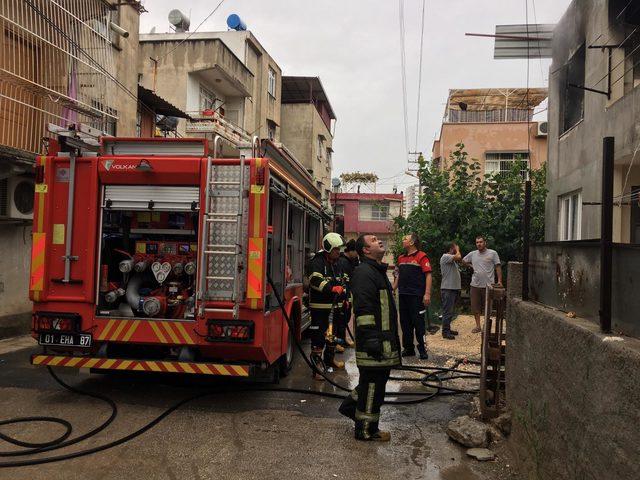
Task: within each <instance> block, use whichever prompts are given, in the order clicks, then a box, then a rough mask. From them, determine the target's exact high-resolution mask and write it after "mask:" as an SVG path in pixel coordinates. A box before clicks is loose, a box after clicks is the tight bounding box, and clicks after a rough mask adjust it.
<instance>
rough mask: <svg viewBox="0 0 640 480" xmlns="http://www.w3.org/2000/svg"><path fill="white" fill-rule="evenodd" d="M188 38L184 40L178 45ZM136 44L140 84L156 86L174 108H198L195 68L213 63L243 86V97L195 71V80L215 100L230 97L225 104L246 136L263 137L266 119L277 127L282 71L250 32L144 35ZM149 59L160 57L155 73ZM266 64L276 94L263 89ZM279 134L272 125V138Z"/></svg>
mask: <svg viewBox="0 0 640 480" xmlns="http://www.w3.org/2000/svg"><path fill="white" fill-rule="evenodd" d="M187 36H189V40H188V41H184V43H182V44H181V45H179V46H177V45H178V43H179V42H180V41H182V40H185V39H186V37H187ZM176 46H177V48H176ZM139 48H140V56H139V61H138V71H139V72H140V73H141V74H142V81H141V83H142V85H144V86H145V87H146V88H149V89H151V90H154V89H155V92H156V93H157V94H158V95H159V96H161V97H162V98H164V99H166V100H168V101H169V102H170V103H172V104H173V105H175V106H176V107H178V108H180V109H182V110H186V111H190V110H191V111H193V110H192V109H193V107H194V106H197V102H194V98H196V99H197V98H199V88H198V87H197V86H196V83H197V82H196V77H195V76H193V75H194V72H201V73H202V71H204V70H211V69H213V68H214V67H216V65H217V66H218V67H219V68H221V69H222V70H223V71H224V72H225V73H226V74H227V75H228V76H229V77H231V78H233V81H234V82H237V83H238V84H240V85H242V87H243V88H244V89H246V91H247V92H248V93H247V97H246V98H245V97H240V95H239V94H237V95H231V94H227V95H224V94H223V92H222V91H220V90H221V89H220V88H217V87H216V84H214V83H211V82H206V81H203V78H200V77H202V75H198V77H199V79H198V81H203V83H206V84H207V88H210V89H211V90H212V91H214V92H216V93H220V94H219V95H217V96H218V98H223V97H224V98H226V99H227V100H229V99H232V100H231V101H230V103H229V104H227V105H225V107H226V108H229V109H234V110H236V109H237V110H239V111H240V114H239V118H238V120H239V121H238V123H239V126H240V127H241V128H242V129H244V130H245V131H246V132H247V133H250V134H251V135H258V136H259V137H260V138H268V131H269V121H272V122H274V123H275V124H276V125H280V114H281V113H280V97H281V88H282V71H281V69H280V67H279V66H278V64H277V63H276V62H275V60H274V59H273V58H272V57H271V56H270V55H269V53H268V52H267V51H266V50H265V49H264V48H263V47H262V46H261V44H260V43H259V42H258V40H257V39H256V38H255V37H254V36H253V34H252V33H251V32H236V31H229V32H197V33H195V34H193V35H192V34H191V33H186V34H183V33H169V34H167V33H163V34H146V35H141V37H140V47H139ZM150 57H151V58H157V59H159V61H158V67H157V73H156V72H155V71H154V68H155V66H154V62H152V61H151V60H150ZM269 68H271V69H273V71H274V72H275V73H276V92H275V97H274V96H272V95H270V94H269V93H268V83H269ZM190 75H191V78H189V77H190ZM226 88H227V89H228V88H229V86H227V87H226ZM196 90H197V91H196ZM197 109H198V108H196V110H197ZM178 132H179V133H180V134H184V133H185V121H184V120H181V121H180V122H179V126H178ZM279 137H280V132H279V128H277V127H276V137H275V140H276V141H278V140H279Z"/></svg>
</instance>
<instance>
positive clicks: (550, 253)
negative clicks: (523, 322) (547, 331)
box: [529, 240, 640, 337]
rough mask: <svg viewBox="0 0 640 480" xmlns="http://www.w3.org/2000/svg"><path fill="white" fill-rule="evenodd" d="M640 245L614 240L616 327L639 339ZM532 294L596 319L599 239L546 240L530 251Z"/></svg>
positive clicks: (598, 288)
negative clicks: (617, 242) (615, 242)
mask: <svg viewBox="0 0 640 480" xmlns="http://www.w3.org/2000/svg"><path fill="white" fill-rule="evenodd" d="M639 272H640V245H628V244H613V268H612V278H611V284H612V296H611V301H612V312H611V313H612V330H613V332H614V333H622V334H625V335H629V336H633V337H640V277H639V276H638V273H639ZM529 298H530V299H531V300H534V301H537V302H540V303H543V304H545V305H549V306H551V307H554V308H557V309H559V310H562V311H565V312H574V313H575V314H576V315H577V316H578V317H582V318H586V319H588V320H590V321H593V322H594V323H598V321H599V309H600V242H599V241H598V240H583V241H574V242H545V243H537V244H534V245H532V246H531V248H530V250H529Z"/></svg>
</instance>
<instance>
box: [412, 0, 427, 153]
mask: <svg viewBox="0 0 640 480" xmlns="http://www.w3.org/2000/svg"><path fill="white" fill-rule="evenodd" d="M426 3H427V0H422V26H421V28H420V57H419V58H420V62H419V66H418V103H417V113H416V143H415V147H414V149H413V151H414V152H417V151H418V133H419V132H420V92H421V89H422V49H423V45H424V11H425V6H426Z"/></svg>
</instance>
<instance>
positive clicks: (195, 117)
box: [185, 110, 251, 145]
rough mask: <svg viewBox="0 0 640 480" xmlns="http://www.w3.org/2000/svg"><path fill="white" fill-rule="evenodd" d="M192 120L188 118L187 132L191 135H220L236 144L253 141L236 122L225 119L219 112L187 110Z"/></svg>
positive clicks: (207, 136)
mask: <svg viewBox="0 0 640 480" xmlns="http://www.w3.org/2000/svg"><path fill="white" fill-rule="evenodd" d="M187 113H188V114H189V116H190V117H191V120H187V126H186V130H185V131H186V133H187V134H188V135H191V136H200V137H201V136H203V134H204V136H205V137H206V138H209V137H213V136H215V135H220V136H221V137H224V138H225V139H227V140H228V141H229V142H231V143H233V144H234V145H239V144H240V143H246V142H251V136H250V135H249V134H248V133H247V132H245V131H244V129H242V128H241V127H239V126H238V125H236V124H235V123H233V122H231V121H229V120H228V119H225V118H224V117H223V116H222V115H220V114H219V113H218V112H216V111H213V110H204V111H202V112H187Z"/></svg>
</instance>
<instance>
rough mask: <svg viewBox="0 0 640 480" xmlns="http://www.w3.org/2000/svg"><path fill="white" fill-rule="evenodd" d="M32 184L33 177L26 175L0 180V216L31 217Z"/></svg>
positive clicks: (17, 218)
mask: <svg viewBox="0 0 640 480" xmlns="http://www.w3.org/2000/svg"><path fill="white" fill-rule="evenodd" d="M34 184H35V182H34V180H33V178H31V177H26V176H18V177H9V178H5V179H3V180H0V218H2V219H9V220H30V219H32V218H33V196H34V195H33V193H34V192H33V191H34Z"/></svg>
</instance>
